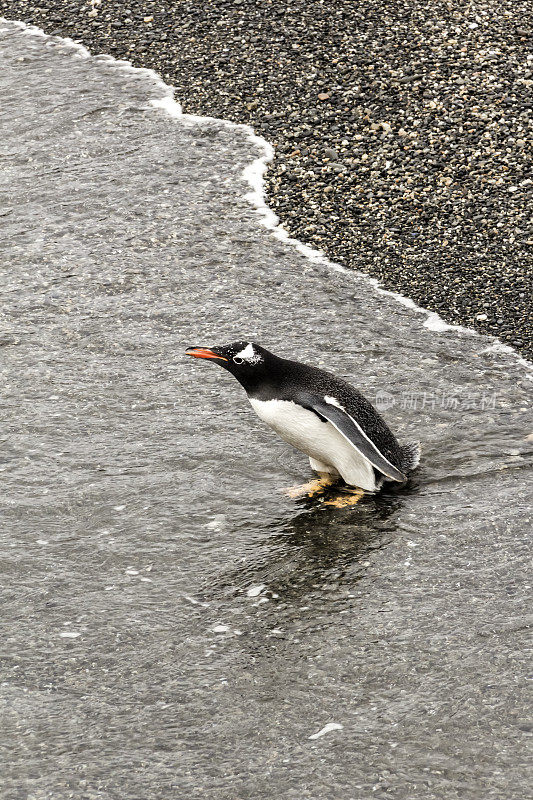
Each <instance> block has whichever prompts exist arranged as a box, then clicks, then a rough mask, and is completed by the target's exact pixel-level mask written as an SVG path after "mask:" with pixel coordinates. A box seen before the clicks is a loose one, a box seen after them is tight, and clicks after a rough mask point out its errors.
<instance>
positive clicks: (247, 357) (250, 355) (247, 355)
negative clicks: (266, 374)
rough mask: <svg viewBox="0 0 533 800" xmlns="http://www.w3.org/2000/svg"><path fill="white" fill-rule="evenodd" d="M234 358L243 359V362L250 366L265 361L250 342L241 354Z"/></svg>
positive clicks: (236, 354)
mask: <svg viewBox="0 0 533 800" xmlns="http://www.w3.org/2000/svg"><path fill="white" fill-rule="evenodd" d="M234 358H242V360H243V361H246V362H247V363H248V364H259V362H260V361H262V360H263V357H262V356H261V355H260V354H259V353H258V352H257V351H256V350H255V349H254V346H253V344H252V343H251V342H248V344H247V345H246V347H245V348H244V349H243V350H241V351H240V353H235V356H234Z"/></svg>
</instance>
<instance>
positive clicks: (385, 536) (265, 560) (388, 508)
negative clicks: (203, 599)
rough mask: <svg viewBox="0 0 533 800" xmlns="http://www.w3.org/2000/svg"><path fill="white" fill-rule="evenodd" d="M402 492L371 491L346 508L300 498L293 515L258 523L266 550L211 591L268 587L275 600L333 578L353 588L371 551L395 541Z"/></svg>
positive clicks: (288, 598)
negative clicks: (297, 509) (371, 493)
mask: <svg viewBox="0 0 533 800" xmlns="http://www.w3.org/2000/svg"><path fill="white" fill-rule="evenodd" d="M402 494H404V493H402ZM402 494H397V493H394V492H387V493H385V494H383V493H382V494H377V495H365V496H364V497H363V498H362V500H361V501H360V502H359V503H358V504H357V505H356V506H355V507H353V506H350V507H347V508H345V509H342V508H340V509H339V508H338V507H335V506H328V505H326V502H323V503H318V502H317V500H316V499H314V498H313V499H304V500H301V501H299V508H300V510H299V512H298V513H296V514H295V515H293V516H292V517H291V518H290V519H281V520H280V519H278V520H273V521H272V522H271V523H270V524H266V523H265V522H262V523H260V524H259V525H258V528H259V530H264V532H265V540H264V544H262V545H261V547H260V552H259V553H257V555H256V556H255V557H252V558H251V559H250V560H247V562H246V563H245V564H243V565H240V566H239V568H238V569H228V570H227V571H225V572H223V573H222V574H221V575H220V576H219V578H218V580H216V582H215V584H214V585H213V583H210V585H209V587H206V592H207V594H208V595H210V596H211V597H213V596H215V597H221V596H226V597H231V596H233V597H234V596H236V595H240V594H242V593H244V592H245V591H246V589H247V587H250V586H253V585H259V586H260V585H265V586H267V587H268V591H269V593H270V597H274V600H278V598H279V599H280V600H285V601H295V600H297V599H298V598H300V599H302V600H305V598H306V595H308V594H309V593H313V592H314V591H315V590H316V587H317V585H321V584H323V583H324V582H328V581H331V579H332V578H334V580H335V583H336V584H337V585H338V586H339V588H341V587H342V586H343V585H344V584H345V585H346V586H351V585H352V584H353V582H354V580H357V579H358V578H360V577H361V576H362V575H363V574H364V573H365V571H366V569H367V566H363V564H364V563H366V562H367V561H368V556H369V554H370V553H371V552H372V551H375V550H379V549H381V548H383V547H386V546H387V544H388V543H389V542H390V541H391V540H392V538H393V536H394V532H395V530H396V519H397V516H398V512H399V509H400V507H401V505H402ZM348 496H349V495H348ZM326 497H327V495H326ZM272 528H274V529H275V532H274V533H272ZM276 595H278V597H275V596H276Z"/></svg>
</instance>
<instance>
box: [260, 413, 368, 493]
mask: <svg viewBox="0 0 533 800" xmlns="http://www.w3.org/2000/svg"><path fill="white" fill-rule="evenodd" d="M250 403H251V404H252V408H253V409H254V411H255V413H256V414H257V416H258V417H260V418H261V419H262V420H264V422H266V423H267V424H268V425H270V427H271V428H273V429H274V430H275V431H276V433H277V434H278V435H279V436H281V438H282V439H284V440H285V441H286V442H288V443H289V444H292V446H293V447H296V448H297V449H298V450H301V451H302V452H303V453H306V454H307V455H308V456H309V458H310V459H311V466H312V467H313V469H316V470H318V471H324V472H338V474H339V475H340V476H341V477H342V478H343V480H344V481H346V483H348V484H349V485H350V486H358V487H360V488H361V489H366V490H367V491H370V492H373V491H375V489H376V479H375V474H374V470H373V468H372V465H371V464H370V462H369V461H368V459H366V458H365V457H364V456H363V455H361V453H360V452H359V451H358V450H357V449H356V448H355V447H354V446H353V445H352V444H350V442H349V441H348V440H347V439H345V438H344V436H343V435H342V434H340V433H339V431H338V430H337V429H336V428H335V427H334V426H333V425H332V424H331V422H322V420H321V419H319V417H317V415H316V414H314V413H313V412H312V411H308V410H307V409H306V408H302V406H299V405H298V404H297V403H292V402H291V401H290V400H255V399H253V398H250ZM320 467H322V468H323V470H321V469H320Z"/></svg>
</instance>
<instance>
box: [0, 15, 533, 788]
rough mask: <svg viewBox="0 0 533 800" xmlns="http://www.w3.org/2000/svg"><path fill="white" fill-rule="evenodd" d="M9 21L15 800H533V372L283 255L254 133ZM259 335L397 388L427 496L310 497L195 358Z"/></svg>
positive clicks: (0, 82) (0, 464)
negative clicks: (258, 180) (263, 204)
mask: <svg viewBox="0 0 533 800" xmlns="http://www.w3.org/2000/svg"><path fill="white" fill-rule="evenodd" d="M1 27H2V31H1V33H0V53H1V57H2V64H3V68H2V70H1V71H0V97H1V98H2V99H1V115H2V131H3V134H2V138H1V141H0V158H1V159H2V162H3V167H4V168H3V175H2V189H1V192H2V205H1V209H2V210H1V212H0V213H1V214H2V216H1V224H2V244H1V248H2V261H3V264H4V269H3V278H2V295H3V300H2V307H1V320H2V338H1V340H0V344H2V345H3V346H2V348H1V350H0V352H1V353H2V366H1V372H2V374H1V378H2V386H3V392H2V401H1V402H2V412H3V419H4V429H3V430H4V433H3V437H2V438H3V447H2V451H1V453H0V470H1V471H2V483H3V493H2V497H1V504H2V516H3V529H2V540H1V541H2V550H3V553H2V565H3V570H4V575H3V578H2V595H3V602H2V608H3V614H2V643H3V647H2V650H3V667H2V681H3V682H2V687H1V690H2V695H3V709H4V711H3V723H2V725H1V727H0V746H1V747H2V749H3V750H4V758H3V762H4V767H3V775H2V777H1V779H0V780H2V781H3V789H2V791H3V795H2V796H3V797H5V798H28V799H29V798H36V799H38V800H41V799H42V800H44V799H45V798H54V800H58V799H61V800H63V798H76V799H77V798H123V799H124V800H130V799H131V800H134V799H135V800H136V799H137V798H148V797H149V798H175V797H180V798H181V797H183V798H200V797H208V798H210V799H212V800H222V799H224V800H225V799H226V798H228V800H229V798H232V800H233V799H234V798H254V799H256V798H265V800H266V799H267V798H269V799H270V798H293V797H294V798H299V800H300V799H301V798H304V799H305V800H307V799H309V800H321V799H322V798H338V799H339V800H350V798H354V799H357V800H359V798H365V800H366V798H368V797H373V796H377V797H379V796H381V795H385V794H387V795H390V796H394V797H398V798H406V800H407V799H408V798H409V800H410V799H411V798H413V797H425V798H441V797H445V798H455V797H457V798H459V797H461V798H465V797H467V798H506V799H507V798H511V797H513V798H514V797H525V796H526V795H527V793H528V790H527V787H528V776H527V758H526V740H527V737H528V736H530V733H529V731H530V730H531V729H530V727H528V722H527V720H526V718H525V708H526V704H525V692H526V688H525V687H526V670H527V659H526V656H525V650H526V644H527V634H528V620H529V623H530V621H531V618H530V617H529V618H528V612H529V603H528V599H529V598H528V590H527V553H528V542H527V538H528V535H529V531H530V529H531V511H530V500H531V491H530V488H529V487H530V486H531V474H532V461H533V459H532V450H533V445H532V444H531V442H528V441H526V438H525V437H526V436H527V435H528V434H530V433H531V417H530V414H529V413H528V407H527V400H528V397H529V396H530V394H531V381H530V380H529V376H528V372H527V370H526V367H525V366H524V365H521V364H520V363H519V362H518V360H517V359H516V358H515V357H514V356H512V355H506V354H504V353H499V352H497V349H496V350H495V349H494V348H493V347H492V343H491V341H490V340H488V339H484V338H481V337H479V336H472V335H468V334H465V333H457V332H446V333H435V332H432V331H429V330H427V329H426V328H424V327H423V325H422V322H423V319H424V318H423V316H421V315H420V314H418V313H416V312H414V311H412V310H410V309H408V308H405V307H403V306H401V305H399V304H398V303H397V302H396V301H394V300H392V299H391V298H388V297H386V296H384V295H380V294H378V293H377V292H376V290H375V289H374V288H373V287H372V285H371V284H370V283H369V282H368V281H366V280H365V279H363V278H361V277H358V276H354V275H351V274H347V273H342V272H337V271H334V270H333V269H332V268H331V267H328V266H327V265H324V264H320V263H318V264H317V263H315V264H313V263H311V262H310V261H309V260H308V259H306V258H305V257H304V256H303V255H302V254H301V253H299V252H297V251H296V250H295V248H294V247H291V246H290V245H288V244H286V243H283V242H280V241H278V240H277V239H276V238H274V237H273V235H272V234H271V233H270V232H269V231H268V230H266V229H265V228H264V227H261V225H260V224H259V223H260V219H259V216H258V212H257V211H256V210H255V209H254V208H253V207H252V206H251V205H250V203H249V202H248V201H247V200H246V199H245V198H244V195H245V194H246V193H247V192H248V191H249V187H248V186H247V184H246V183H245V181H244V180H243V177H242V171H243V169H244V168H245V167H246V166H247V165H249V164H250V162H251V161H252V160H253V159H254V158H257V157H259V156H261V155H262V153H261V152H259V150H258V146H257V144H253V143H252V142H251V141H250V139H249V137H248V136H247V134H246V131H245V130H244V129H238V128H235V127H232V126H228V125H225V124H223V123H221V122H216V121H211V122H205V121H204V122H203V123H201V124H199V123H193V122H191V121H190V120H188V121H187V120H182V121H180V120H176V119H173V118H171V117H170V116H168V115H167V114H165V113H164V112H163V111H161V110H158V109H156V108H154V107H153V106H151V105H150V102H149V101H150V99H154V98H155V99H157V98H161V97H163V96H164V94H165V92H164V88H163V87H162V86H161V85H160V84H158V83H157V81H156V80H155V78H154V77H153V76H151V75H149V74H148V73H144V72H140V71H136V72H133V71H128V70H125V69H121V68H119V67H117V66H116V65H114V64H112V63H111V62H109V61H108V60H106V59H98V58H90V59H89V58H83V57H82V56H81V54H80V53H79V52H78V51H76V50H75V49H73V48H72V47H69V46H68V45H65V43H64V42H62V41H61V40H58V39H50V38H42V37H37V36H33V35H28V34H27V33H23V32H22V31H21V30H20V29H19V28H16V27H15V26H14V25H12V24H10V23H3V24H2V26H1ZM406 268H408V265H407V266H406ZM237 338H239V339H240V338H253V339H255V340H257V341H259V342H261V343H262V344H263V345H265V346H267V347H268V348H269V349H272V350H273V351H274V352H278V353H279V354H281V355H285V356H287V357H294V358H298V359H300V360H303V361H305V360H307V361H308V362H310V363H314V364H317V365H322V366H325V367H327V368H329V369H331V370H332V371H334V372H336V373H338V374H340V375H344V376H345V377H346V378H347V379H349V380H351V381H352V382H353V383H356V384H357V385H358V386H359V387H360V388H361V390H362V391H363V392H364V393H365V394H366V395H367V396H368V397H369V398H370V399H371V400H372V401H374V402H376V398H377V399H378V401H379V402H380V404H381V406H382V407H383V414H384V416H385V417H386V419H387V421H388V422H389V423H390V425H391V427H392V428H393V430H394V431H395V432H397V434H398V437H399V438H400V440H401V441H409V440H411V439H413V438H418V439H420V440H421V441H422V443H423V460H422V464H421V468H420V470H419V471H418V472H417V473H416V475H415V476H414V477H413V480H412V481H411V484H410V486H409V487H408V488H407V489H406V490H402V491H390V492H388V493H385V494H382V495H380V496H378V497H375V498H366V499H365V500H363V501H362V502H361V503H360V504H359V505H358V506H357V507H355V508H353V509H349V510H334V509H331V508H325V507H323V506H322V507H321V506H320V505H318V504H317V505H307V506H306V505H302V504H298V503H295V502H294V501H290V500H288V499H287V498H286V497H284V496H283V495H282V494H281V493H280V491H279V490H280V488H281V487H283V486H288V485H291V484H294V483H297V482H301V481H303V480H305V479H306V478H307V477H308V475H309V468H308V464H307V459H305V457H303V456H302V455H300V454H298V453H295V452H292V451H291V450H290V449H289V448H288V446H286V445H285V444H284V443H283V442H281V441H280V440H278V439H277V438H276V437H275V436H274V435H273V434H271V433H270V432H269V431H268V430H267V429H265V428H264V427H263V426H262V424H261V423H260V421H259V420H258V419H256V418H255V417H254V415H253V412H252V411H251V409H250V408H249V406H248V404H247V402H246V399H245V397H244V395H243V394H242V390H241V389H240V387H239V386H238V384H237V383H236V382H234V381H233V379H232V378H231V377H230V376H229V375H227V374H226V373H224V372H223V371H222V370H219V369H217V368H216V367H214V366H213V365H210V364H207V363H199V362H195V361H193V360H191V359H187V358H186V357H184V355H183V351H184V349H185V347H186V346H188V345H210V344H221V343H225V342H228V341H232V340H234V339H237ZM331 722H334V723H338V724H339V725H342V728H340V729H336V730H332V731H330V732H327V733H325V734H324V735H323V736H321V737H319V738H317V739H309V737H310V736H311V735H313V734H315V733H317V732H318V731H319V730H321V729H322V728H323V727H324V726H325V725H327V724H328V723H331Z"/></svg>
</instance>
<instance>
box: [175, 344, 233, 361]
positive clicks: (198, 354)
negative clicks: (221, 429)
mask: <svg viewBox="0 0 533 800" xmlns="http://www.w3.org/2000/svg"><path fill="white" fill-rule="evenodd" d="M185 354H186V355H188V356H192V357H193V358H218V360H219V361H227V360H228V359H227V358H224V356H219V355H218V353H215V351H214V350H209V349H208V348H207V347H188V348H187V350H186V351H185Z"/></svg>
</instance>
